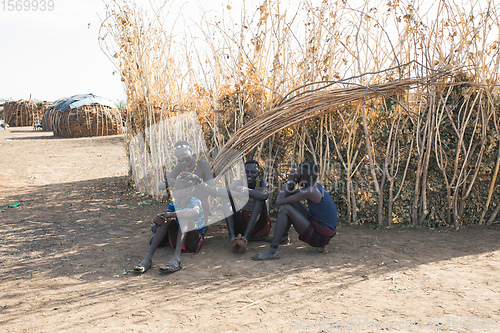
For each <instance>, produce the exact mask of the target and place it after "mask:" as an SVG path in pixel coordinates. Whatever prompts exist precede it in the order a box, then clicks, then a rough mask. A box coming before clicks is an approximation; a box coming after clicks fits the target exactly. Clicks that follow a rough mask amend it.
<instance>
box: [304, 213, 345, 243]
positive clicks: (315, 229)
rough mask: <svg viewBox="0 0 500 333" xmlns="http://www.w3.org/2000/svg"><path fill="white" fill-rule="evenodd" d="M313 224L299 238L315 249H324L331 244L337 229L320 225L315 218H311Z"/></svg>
mask: <svg viewBox="0 0 500 333" xmlns="http://www.w3.org/2000/svg"><path fill="white" fill-rule="evenodd" d="M309 222H310V223H311V224H310V225H309V226H308V227H307V228H306V230H305V231H304V232H303V233H302V234H301V235H300V236H299V239H300V240H302V241H304V242H306V243H307V244H309V245H311V246H314V247H323V246H326V245H328V243H330V240H331V239H332V237H333V236H335V235H336V234H337V228H335V229H334V230H332V229H330V228H328V227H327V226H326V225H324V224H321V223H318V222H317V221H315V220H314V219H313V218H309Z"/></svg>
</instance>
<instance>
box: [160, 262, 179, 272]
mask: <svg viewBox="0 0 500 333" xmlns="http://www.w3.org/2000/svg"><path fill="white" fill-rule="evenodd" d="M181 269H182V263H181V262H180V261H179V264H178V265H177V266H175V265H174V264H171V263H167V264H165V265H163V266H161V267H160V272H161V273H167V274H170V273H174V272H177V271H179V270H181Z"/></svg>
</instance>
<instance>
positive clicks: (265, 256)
mask: <svg viewBox="0 0 500 333" xmlns="http://www.w3.org/2000/svg"><path fill="white" fill-rule="evenodd" d="M279 258H280V253H279V251H278V250H276V252H274V253H273V254H269V253H267V252H266V251H264V252H261V253H257V254H254V255H253V256H252V260H256V261H261V260H273V259H279Z"/></svg>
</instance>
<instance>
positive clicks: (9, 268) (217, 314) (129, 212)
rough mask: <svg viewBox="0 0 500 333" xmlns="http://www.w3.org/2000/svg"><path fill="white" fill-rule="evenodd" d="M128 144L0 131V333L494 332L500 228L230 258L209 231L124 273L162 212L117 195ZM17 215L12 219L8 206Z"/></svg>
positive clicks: (256, 247) (344, 228)
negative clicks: (171, 264) (171, 270)
mask: <svg viewBox="0 0 500 333" xmlns="http://www.w3.org/2000/svg"><path fill="white" fill-rule="evenodd" d="M127 171H128V166H127V159H126V156H125V149H124V143H123V139H122V138H121V137H120V136H113V137H102V138H81V139H61V138H55V137H53V135H52V133H48V132H34V131H33V130H32V128H30V127H22V128H10V129H8V130H6V131H0V184H1V185H0V209H1V210H2V212H0V227H1V233H0V235H1V236H0V237H1V238H0V241H1V252H0V288H1V292H0V327H1V329H0V330H1V331H3V332H55V331H72V332H73V331H75V332H78V331H80V332H112V331H117V332H124V331H132V332H195V331H204V332H236V331H243V332H247V331H252V332H294V331H297V332H298V331H307V332H379V331H394V332H433V331H442V332H462V331H463V332H470V331H472V332H483V331H486V332H500V323H499V320H500V250H499V249H500V243H499V240H500V228H499V227H498V225H494V226H493V227H492V228H487V227H467V228H462V229H461V230H459V231H454V230H446V229H441V230H428V229H398V228H391V229H381V230H371V229H370V228H368V227H366V226H348V225H341V226H340V227H339V228H338V234H337V236H336V237H335V238H334V239H333V241H332V243H331V245H329V250H330V253H328V254H319V253H317V252H316V250H315V249H314V248H311V247H308V246H306V245H305V244H303V243H302V242H300V241H299V240H298V239H297V234H296V233H293V235H292V236H293V237H292V243H291V244H290V245H287V246H281V248H280V250H281V254H282V258H281V259H279V260H275V261H270V262H255V261H252V260H251V259H250V257H251V255H252V254H253V253H256V252H257V251H261V250H262V249H263V248H264V247H265V246H267V244H265V243H260V242H254V243H250V245H249V251H248V252H247V253H245V254H243V255H239V254H233V253H231V252H230V249H229V242H228V238H227V236H226V231H225V227H224V226H223V224H222V223H219V224H216V225H212V226H211V227H210V229H209V230H208V233H207V239H206V242H205V244H204V245H203V248H202V250H201V252H200V253H198V254H195V255H192V256H183V257H181V259H182V262H183V266H184V268H183V269H182V270H181V271H179V272H177V273H175V274H172V275H166V276H165V275H160V273H159V272H158V268H159V266H160V265H162V264H164V263H166V262H167V261H168V259H169V257H170V255H171V254H172V250H171V249H170V248H166V247H165V248H160V249H159V250H158V252H157V253H156V255H155V258H154V259H155V260H154V267H153V269H151V270H150V271H149V272H147V273H146V274H144V275H135V274H132V273H130V270H131V269H132V268H133V266H134V265H135V264H137V263H139V261H140V260H141V259H142V257H143V256H144V254H145V253H146V251H147V249H148V240H149V238H150V236H151V232H150V229H149V228H150V223H151V220H152V217H153V216H154V215H155V214H156V213H158V212H160V211H162V210H163V209H165V204H163V203H157V202H155V201H153V200H151V198H149V197H146V196H142V195H141V194H139V193H136V192H135V191H134V190H133V189H131V188H127V187H126V186H125V179H126V175H127ZM16 202H19V203H20V205H19V206H18V207H8V206H9V205H11V206H15V205H16Z"/></svg>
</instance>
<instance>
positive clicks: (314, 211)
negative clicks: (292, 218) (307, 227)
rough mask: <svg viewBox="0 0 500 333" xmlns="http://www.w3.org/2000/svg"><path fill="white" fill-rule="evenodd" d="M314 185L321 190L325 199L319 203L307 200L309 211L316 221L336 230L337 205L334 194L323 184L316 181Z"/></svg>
mask: <svg viewBox="0 0 500 333" xmlns="http://www.w3.org/2000/svg"><path fill="white" fill-rule="evenodd" d="M313 186H314V187H316V188H317V189H318V190H319V191H320V192H321V195H322V197H323V199H321V201H320V202H319V203H314V202H312V201H309V200H307V204H308V207H309V213H310V214H311V216H312V218H313V219H314V220H315V221H317V222H319V223H322V224H324V225H326V226H327V227H328V228H330V229H332V230H335V228H336V227H337V206H336V205H335V201H333V198H332V196H331V195H330V193H328V191H327V190H326V188H324V187H323V185H320V184H318V183H316V184H314V185H313Z"/></svg>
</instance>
